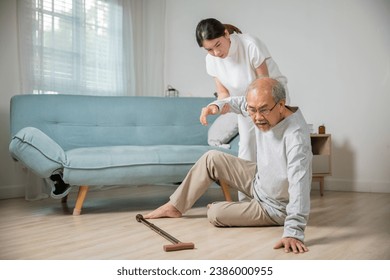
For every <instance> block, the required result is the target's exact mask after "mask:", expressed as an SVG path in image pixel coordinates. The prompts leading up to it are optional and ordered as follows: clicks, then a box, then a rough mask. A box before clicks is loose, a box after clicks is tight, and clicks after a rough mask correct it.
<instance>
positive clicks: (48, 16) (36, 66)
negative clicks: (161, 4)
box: [20, 0, 124, 95]
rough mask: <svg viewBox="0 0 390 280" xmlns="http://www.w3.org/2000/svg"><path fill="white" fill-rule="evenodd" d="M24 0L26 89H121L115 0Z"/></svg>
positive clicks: (120, 49)
mask: <svg viewBox="0 0 390 280" xmlns="http://www.w3.org/2000/svg"><path fill="white" fill-rule="evenodd" d="M25 1H26V0H25ZM20 2H24V1H20ZM26 2H28V1H26ZM30 2H31V3H30V6H29V9H28V10H29V13H27V15H30V16H31V18H30V24H31V22H32V25H30V26H24V28H25V30H28V32H24V33H23V36H24V37H23V42H24V43H25V44H26V45H25V48H26V49H28V50H26V49H25V51H27V52H28V54H26V55H25V56H24V57H25V58H27V59H26V61H28V67H27V71H29V72H28V73H27V74H26V75H28V76H29V79H28V80H29V83H30V85H29V90H30V91H32V92H33V93H37V94H41V93H63V94H89V95H122V94H123V83H124V79H123V65H122V63H123V59H122V57H123V44H122V7H121V5H119V4H118V3H117V2H116V1H108V0H106V1H105V0H30ZM21 5H23V4H21ZM24 15H26V13H25V14H24ZM25 23H26V24H28V21H25ZM23 61H25V60H23Z"/></svg>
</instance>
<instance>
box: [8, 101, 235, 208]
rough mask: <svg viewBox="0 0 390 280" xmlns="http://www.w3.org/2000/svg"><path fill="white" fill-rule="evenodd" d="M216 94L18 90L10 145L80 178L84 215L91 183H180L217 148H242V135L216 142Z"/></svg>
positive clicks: (28, 161) (36, 163) (41, 165)
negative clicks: (212, 136)
mask: <svg viewBox="0 0 390 280" xmlns="http://www.w3.org/2000/svg"><path fill="white" fill-rule="evenodd" d="M212 100H213V99H212V98H195V97H191V98H164V97H129V96H126V97H124V96H121V97H107V96H104V97H103V96H83V95H17V96H14V97H13V98H12V99H11V118H10V119H11V142H10V146H9V150H10V153H11V156H12V157H13V158H14V159H15V160H17V161H19V162H21V163H22V164H23V165H24V166H26V167H27V168H29V169H30V170H32V171H33V172H34V173H36V174H37V175H38V176H39V177H41V178H49V177H50V176H51V175H52V174H54V173H55V172H58V171H61V173H62V174H63V181H64V182H65V183H67V184H70V185H72V186H79V193H78V198H77V200H76V205H75V209H74V211H73V214H74V215H78V214H80V213H81V208H82V204H83V202H84V199H85V197H86V194H87V191H88V188H89V187H93V186H102V185H144V184H161V183H177V182H181V181H182V180H183V179H184V177H185V175H186V174H187V172H188V171H189V169H190V168H191V167H192V166H193V164H194V163H195V162H196V161H197V160H198V159H199V157H200V156H201V155H203V154H204V153H205V152H207V151H209V150H211V149H220V150H223V151H225V152H227V153H231V154H234V155H237V150H238V145H237V141H238V140H237V139H233V140H232V141H233V144H232V149H223V148H219V147H216V146H210V145H208V141H207V139H208V127H204V126H202V125H201V124H200V122H199V115H200V111H201V108H202V107H204V106H205V105H207V104H208V103H210V102H211V101H212ZM215 119H216V118H215V117H214V116H213V117H211V118H209V121H210V123H212V122H213V121H214V120H215ZM236 138H237V137H236Z"/></svg>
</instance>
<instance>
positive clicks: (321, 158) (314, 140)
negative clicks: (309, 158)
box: [310, 134, 332, 196]
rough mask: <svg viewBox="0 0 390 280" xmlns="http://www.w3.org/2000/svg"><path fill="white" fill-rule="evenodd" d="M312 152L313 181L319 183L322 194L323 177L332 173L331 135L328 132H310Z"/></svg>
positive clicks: (322, 193)
mask: <svg viewBox="0 0 390 280" xmlns="http://www.w3.org/2000/svg"><path fill="white" fill-rule="evenodd" d="M310 138H311V147H312V152H313V163H312V168H313V182H319V183H320V194H321V196H323V195H324V177H325V176H330V175H332V160H331V158H332V137H331V135H330V134H311V135H310Z"/></svg>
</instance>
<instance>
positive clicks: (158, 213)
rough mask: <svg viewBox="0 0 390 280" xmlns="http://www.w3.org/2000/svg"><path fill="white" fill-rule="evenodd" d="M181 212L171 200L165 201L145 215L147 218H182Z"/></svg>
mask: <svg viewBox="0 0 390 280" xmlns="http://www.w3.org/2000/svg"><path fill="white" fill-rule="evenodd" d="M181 216H182V214H181V212H180V211H179V210H177V209H176V207H175V206H173V205H172V204H171V203H170V202H167V203H165V204H164V205H162V206H160V207H159V208H157V209H156V210H154V211H152V212H150V213H148V214H146V215H144V218H145V219H158V218H180V217H181Z"/></svg>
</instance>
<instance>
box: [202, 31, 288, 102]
mask: <svg viewBox="0 0 390 280" xmlns="http://www.w3.org/2000/svg"><path fill="white" fill-rule="evenodd" d="M230 41H231V44H230V49H229V53H228V55H227V57H225V58H219V57H215V56H212V55H210V54H207V56H206V70H207V73H208V74H209V75H210V76H212V77H216V78H218V80H219V81H220V82H221V83H222V84H223V86H224V87H225V88H226V89H227V90H228V91H229V94H230V96H242V95H245V92H246V89H247V87H248V86H249V84H250V83H251V82H252V81H253V80H255V79H256V70H255V69H256V68H257V67H259V66H260V65H261V64H262V63H263V62H264V61H266V63H267V67H268V73H269V76H270V77H271V78H274V79H277V80H278V81H279V82H281V83H282V84H283V85H284V87H285V88H286V84H287V78H286V77H285V76H283V75H282V73H281V72H280V71H279V67H278V65H277V64H276V63H275V61H274V60H273V59H272V57H271V55H270V53H269V51H268V49H267V47H266V46H265V45H264V43H263V42H261V41H260V40H259V39H257V38H255V37H252V36H250V35H249V34H236V33H233V34H230ZM286 92H287V88H286Z"/></svg>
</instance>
